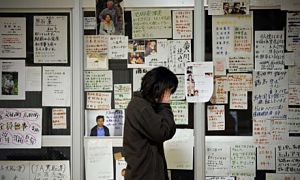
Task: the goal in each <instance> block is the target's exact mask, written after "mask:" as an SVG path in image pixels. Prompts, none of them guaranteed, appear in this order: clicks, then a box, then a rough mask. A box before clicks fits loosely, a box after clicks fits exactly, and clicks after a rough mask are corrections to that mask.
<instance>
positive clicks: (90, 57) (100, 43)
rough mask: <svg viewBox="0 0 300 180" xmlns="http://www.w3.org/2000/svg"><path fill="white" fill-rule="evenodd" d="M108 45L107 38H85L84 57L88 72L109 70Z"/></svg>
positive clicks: (91, 36) (94, 36)
mask: <svg viewBox="0 0 300 180" xmlns="http://www.w3.org/2000/svg"><path fill="white" fill-rule="evenodd" d="M107 44H108V37H107V36H104V35H85V36H84V57H85V69H86V70H99V69H108V57H107V56H108V55H107V51H108V50H107V49H108V47H107Z"/></svg>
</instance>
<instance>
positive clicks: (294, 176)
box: [266, 173, 300, 180]
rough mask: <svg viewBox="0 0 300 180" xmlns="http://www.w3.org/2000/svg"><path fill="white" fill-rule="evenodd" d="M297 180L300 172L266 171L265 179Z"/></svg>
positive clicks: (299, 177)
mask: <svg viewBox="0 0 300 180" xmlns="http://www.w3.org/2000/svg"><path fill="white" fill-rule="evenodd" d="M283 179H290V180H297V179H300V174H277V173H266V180H283Z"/></svg>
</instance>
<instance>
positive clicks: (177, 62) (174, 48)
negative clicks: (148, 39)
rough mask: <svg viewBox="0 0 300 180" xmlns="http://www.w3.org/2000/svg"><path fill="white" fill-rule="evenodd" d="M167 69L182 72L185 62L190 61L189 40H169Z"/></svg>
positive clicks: (177, 72) (176, 72)
mask: <svg viewBox="0 0 300 180" xmlns="http://www.w3.org/2000/svg"><path fill="white" fill-rule="evenodd" d="M169 47H170V58H169V69H170V70H171V71H173V72H174V73H175V74H184V71H185V67H186V64H187V63H189V62H191V61H192V50H191V40H170V41H169Z"/></svg>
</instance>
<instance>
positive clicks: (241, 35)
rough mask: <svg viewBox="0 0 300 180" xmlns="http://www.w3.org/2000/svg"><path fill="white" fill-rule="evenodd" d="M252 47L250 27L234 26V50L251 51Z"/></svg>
mask: <svg viewBox="0 0 300 180" xmlns="http://www.w3.org/2000/svg"><path fill="white" fill-rule="evenodd" d="M251 49H252V28H251V27H235V28H234V51H235V52H251Z"/></svg>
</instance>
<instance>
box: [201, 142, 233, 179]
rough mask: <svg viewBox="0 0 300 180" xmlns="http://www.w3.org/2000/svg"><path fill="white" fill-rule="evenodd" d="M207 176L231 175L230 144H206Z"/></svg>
mask: <svg viewBox="0 0 300 180" xmlns="http://www.w3.org/2000/svg"><path fill="white" fill-rule="evenodd" d="M205 159H206V171H205V172H206V176H229V175H230V146H229V145H228V144H227V145H226V144H214V143H207V144H206V154H205Z"/></svg>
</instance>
